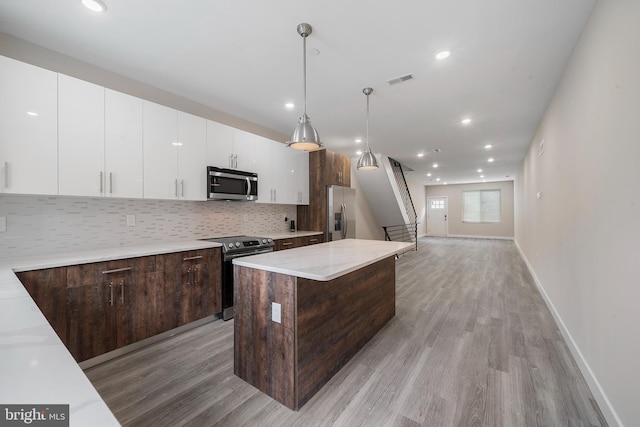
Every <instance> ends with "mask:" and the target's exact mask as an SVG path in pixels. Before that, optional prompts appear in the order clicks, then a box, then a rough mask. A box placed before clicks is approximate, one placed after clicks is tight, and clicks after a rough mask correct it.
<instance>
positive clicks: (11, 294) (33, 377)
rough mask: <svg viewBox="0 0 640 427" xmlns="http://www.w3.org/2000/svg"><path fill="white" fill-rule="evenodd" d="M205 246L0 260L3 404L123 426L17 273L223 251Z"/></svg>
mask: <svg viewBox="0 0 640 427" xmlns="http://www.w3.org/2000/svg"><path fill="white" fill-rule="evenodd" d="M220 246H222V245H220V244H219V243H212V242H204V241H183V242H163V243H157V244H152V245H144V246H135V247H127V248H107V249H96V250H90V251H83V252H68V253H64V254H57V255H40V256H34V257H22V258H16V259H4V260H2V261H0V325H2V327H0V344H1V345H0V366H3V369H2V371H3V372H2V378H3V384H4V386H3V387H2V388H0V403H3V404H5V405H7V404H20V405H26V406H29V405H36V404H56V403H60V404H69V411H70V414H69V415H70V416H69V422H70V425H71V426H72V427H74V426H82V425H87V422H88V421H89V420H90V421H91V423H92V425H94V426H98V427H108V426H119V425H120V424H119V422H118V420H117V419H116V417H115V415H113V412H112V411H111V410H110V409H109V407H108V406H107V404H106V403H105V402H104V400H103V399H102V397H101V396H100V394H99V393H98V391H97V390H96V389H95V387H94V386H93V384H92V383H91V381H89V379H88V378H87V376H86V375H85V374H84V371H83V370H82V368H80V366H79V365H78V364H77V362H76V361H75V359H74V358H73V356H72V355H71V353H69V351H68V350H67V348H66V346H65V345H64V343H63V342H62V341H61V340H60V338H59V337H58V335H57V334H56V332H55V331H54V330H53V327H52V326H51V325H50V324H49V322H48V321H47V319H46V318H45V316H44V314H42V312H41V311H40V309H39V308H38V306H37V305H36V304H35V302H34V301H33V299H32V298H31V296H30V295H29V292H27V290H26V289H25V287H24V286H23V285H22V283H21V282H20V280H19V279H18V277H17V276H16V275H15V272H20V271H28V270H39V269H43V268H54V267H64V266H69V265H76V264H86V263H91V262H101V261H109V260H116V259H124V258H136V257H141V256H151V255H158V254H162V253H172V252H181V251H189V250H197V249H207V248H215V247H220Z"/></svg>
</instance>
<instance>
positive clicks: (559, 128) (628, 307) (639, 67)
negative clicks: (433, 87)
mask: <svg viewBox="0 0 640 427" xmlns="http://www.w3.org/2000/svg"><path fill="white" fill-rule="evenodd" d="M638 46H640V2H638V1H637V0H617V1H603V0H599V1H598V2H597V3H596V5H595V7H594V10H593V12H592V16H591V18H590V20H589V22H588V24H587V26H586V27H585V30H584V33H583V35H582V37H581V39H580V41H579V43H578V45H577V47H576V49H575V51H574V54H573V57H572V59H571V61H570V63H569V65H568V67H567V69H566V70H565V73H564V76H563V78H562V81H561V82H560V84H559V85H558V88H557V90H556V93H555V95H554V97H553V99H552V101H551V103H550V105H549V107H548V109H547V111H546V113H545V115H544V118H543V120H542V122H541V123H540V126H539V129H538V130H537V132H536V135H535V137H534V139H533V141H532V143H531V147H530V149H529V152H528V154H527V155H526V158H525V159H524V162H523V165H522V169H521V171H520V173H519V175H518V177H517V180H516V228H515V231H516V232H515V238H516V242H517V243H518V245H519V247H520V248H521V250H522V252H523V253H524V255H525V257H526V260H527V261H528V263H529V264H530V267H531V269H532V270H533V272H534V274H535V276H536V279H537V282H538V283H539V286H541V287H542V289H543V293H544V294H546V298H547V300H548V303H549V304H550V306H551V308H552V311H553V312H554V314H555V316H556V318H557V320H558V321H559V324H560V327H561V329H562V330H563V333H564V334H565V337H567V338H568V340H567V341H568V342H569V345H570V346H571V347H572V351H573V354H574V356H575V357H576V359H577V361H578V363H579V364H580V365H581V369H582V371H583V374H584V375H585V377H586V379H587V381H588V382H589V384H590V386H591V388H592V391H593V392H594V394H595V396H596V399H597V400H598V403H599V404H600V407H601V409H602V410H603V412H604V413H605V416H607V419H608V421H609V423H610V424H611V425H626V426H640V405H639V404H638V403H639V402H640V392H638V384H640V369H639V368H638V361H640V332H638V328H639V325H640V309H639V308H638V303H639V301H640V272H639V270H638V261H639V260H640V127H639V125H638V123H639V120H640V51H639V50H638ZM543 139H544V141H545V152H544V154H543V155H542V156H539V154H538V144H539V142H540V141H541V140H543ZM537 192H540V193H541V196H542V197H541V199H537V198H536V193H537Z"/></svg>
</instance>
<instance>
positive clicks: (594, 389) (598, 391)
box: [513, 239, 624, 427]
mask: <svg viewBox="0 0 640 427" xmlns="http://www.w3.org/2000/svg"><path fill="white" fill-rule="evenodd" d="M513 240H514V242H515V244H516V247H517V248H518V251H519V252H520V256H521V257H522V259H523V260H524V263H525V264H526V265H527V268H528V269H529V272H530V273H531V276H533V281H534V282H535V284H536V286H537V287H538V290H539V291H540V294H541V295H542V298H543V299H544V302H545V303H546V304H547V307H548V308H549V311H550V312H551V315H553V318H554V319H555V321H556V324H557V325H558V328H559V329H560V333H562V336H563V337H564V340H565V341H566V343H567V345H568V347H569V351H570V352H571V354H572V355H573V358H574V359H575V361H576V363H577V364H578V368H579V369H580V372H581V373H582V376H583V377H584V379H585V380H586V382H587V385H588V386H589V389H590V390H591V393H592V394H593V397H594V398H595V399H596V401H597V402H598V406H600V410H601V411H602V414H603V415H604V417H605V418H606V420H607V422H608V423H609V425H610V426H612V427H615V426H617V427H624V426H623V424H622V421H621V420H620V418H619V417H618V414H617V413H616V411H615V409H614V408H613V405H611V402H610V401H609V399H608V398H607V395H606V393H605V392H604V390H603V389H602V387H601V386H600V383H599V382H598V379H597V378H596V376H595V375H594V373H593V371H592V370H591V367H590V366H589V364H588V363H587V361H586V360H585V358H584V356H583V355H582V352H581V351H580V349H579V348H578V346H577V345H576V342H575V341H574V340H573V337H572V336H571V333H570V332H569V330H568V329H567V327H566V326H565V324H564V322H563V321H562V318H561V317H560V314H559V313H558V311H557V310H556V308H555V307H554V305H553V303H552V302H551V299H550V298H549V295H547V292H546V291H545V290H544V287H543V286H542V283H541V282H540V280H538V276H537V275H536V272H535V271H534V270H533V267H532V266H531V264H530V263H529V260H528V259H527V256H526V255H525V254H524V252H523V251H522V248H521V247H520V245H519V244H518V240H517V239H513Z"/></svg>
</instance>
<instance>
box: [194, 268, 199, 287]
mask: <svg viewBox="0 0 640 427" xmlns="http://www.w3.org/2000/svg"><path fill="white" fill-rule="evenodd" d="M193 285H194V286H197V285H198V267H194V268H193Z"/></svg>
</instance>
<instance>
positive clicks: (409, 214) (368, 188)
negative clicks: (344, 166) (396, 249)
mask: <svg viewBox="0 0 640 427" xmlns="http://www.w3.org/2000/svg"><path fill="white" fill-rule="evenodd" d="M376 159H377V160H378V165H379V166H380V167H379V168H378V169H376V170H369V171H359V170H357V168H355V167H354V168H353V170H354V171H355V174H356V175H357V178H358V181H359V182H360V186H361V187H362V190H363V192H364V195H365V197H366V198H367V200H368V201H369V204H370V205H371V208H372V210H373V214H374V216H375V217H376V220H377V221H378V224H379V225H380V226H381V227H382V229H383V230H384V235H385V240H390V241H401V242H412V243H415V249H416V250H417V249H418V239H417V222H416V221H417V214H416V210H415V207H414V205H413V201H412V200H411V194H410V193H409V187H408V185H407V181H406V179H405V177H404V172H403V170H402V164H400V162H398V161H396V160H394V159H391V158H389V157H387V156H383V155H380V154H377V155H376ZM356 160H357V159H356Z"/></svg>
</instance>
